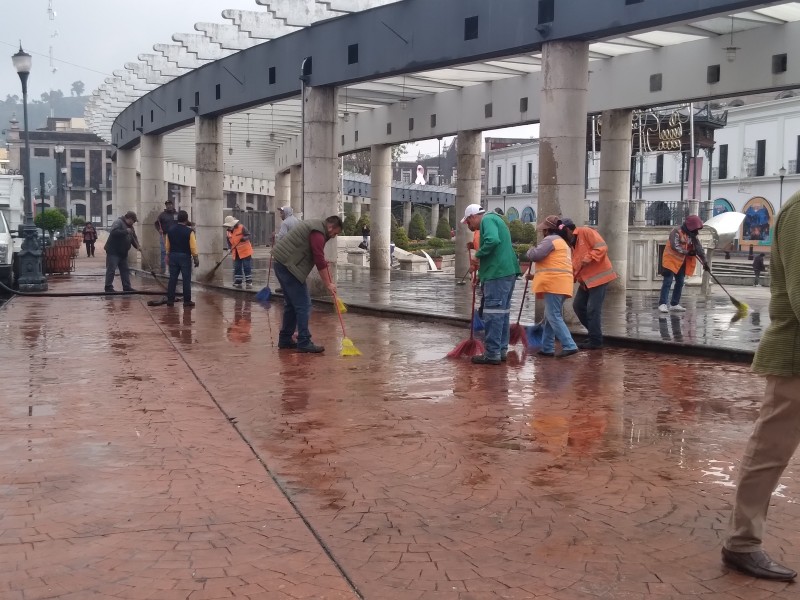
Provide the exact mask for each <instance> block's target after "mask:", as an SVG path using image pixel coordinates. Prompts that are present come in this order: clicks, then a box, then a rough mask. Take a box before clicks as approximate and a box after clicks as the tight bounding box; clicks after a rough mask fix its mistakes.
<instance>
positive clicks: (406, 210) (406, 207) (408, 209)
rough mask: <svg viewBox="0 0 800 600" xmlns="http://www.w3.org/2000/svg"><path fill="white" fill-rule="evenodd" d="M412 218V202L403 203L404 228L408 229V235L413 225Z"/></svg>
mask: <svg viewBox="0 0 800 600" xmlns="http://www.w3.org/2000/svg"><path fill="white" fill-rule="evenodd" d="M411 217H412V206H411V201H410V200H409V201H408V202H403V227H405V228H406V233H408V228H409V226H410V225H411Z"/></svg>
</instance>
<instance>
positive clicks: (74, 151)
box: [69, 148, 86, 158]
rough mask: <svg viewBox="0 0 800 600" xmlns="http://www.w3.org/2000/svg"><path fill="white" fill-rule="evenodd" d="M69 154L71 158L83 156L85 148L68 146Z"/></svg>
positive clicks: (84, 155)
mask: <svg viewBox="0 0 800 600" xmlns="http://www.w3.org/2000/svg"><path fill="white" fill-rule="evenodd" d="M69 155H70V157H71V158H85V157H86V150H84V149H83V148H70V151H69Z"/></svg>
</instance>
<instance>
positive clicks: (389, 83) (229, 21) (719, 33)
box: [86, 0, 800, 179]
mask: <svg viewBox="0 0 800 600" xmlns="http://www.w3.org/2000/svg"><path fill="white" fill-rule="evenodd" d="M395 1H398V0H257V2H256V4H257V5H260V6H254V10H253V11H241V10H225V11H223V12H222V16H223V18H224V19H225V22H224V23H196V24H195V32H194V33H191V34H181V33H176V34H175V35H174V36H173V40H172V42H173V43H170V44H156V45H155V46H154V48H153V51H152V52H147V53H144V54H140V55H139V56H138V60H137V61H136V62H130V63H126V64H125V65H124V68H123V69H120V70H117V71H115V72H114V75H115V76H114V77H113V78H109V79H107V80H106V82H105V84H103V85H102V86H101V87H100V88H98V89H97V90H95V91H94V92H93V98H92V100H91V101H90V104H89V106H88V107H87V115H86V116H87V120H88V122H89V125H90V127H91V128H92V129H93V130H94V131H95V132H96V133H97V134H98V135H100V136H101V137H103V138H105V139H107V140H109V141H110V140H111V125H112V123H113V121H114V119H115V118H116V117H117V115H118V114H119V113H120V112H121V111H122V110H123V109H125V108H126V107H127V106H128V105H129V104H130V103H131V102H133V101H135V100H136V99H138V98H140V97H141V96H143V95H145V94H146V93H147V92H149V91H151V90H153V89H155V88H157V87H158V86H160V85H163V84H164V83H167V82H169V81H171V80H172V79H174V78H175V77H178V76H180V75H182V74H185V73H188V72H189V71H190V70H192V69H195V68H198V67H200V66H202V65H204V64H206V63H208V62H211V61H214V60H217V59H220V58H223V57H225V56H228V55H229V54H232V53H235V52H238V51H240V50H243V49H246V48H249V47H251V46H254V45H257V44H260V43H262V42H264V41H267V40H269V39H275V38H277V37H280V36H282V35H286V34H289V33H292V32H294V31H297V30H298V29H300V28H302V27H307V26H310V25H312V24H314V23H316V22H318V21H324V20H326V19H330V18H332V17H337V16H342V15H344V14H347V13H349V12H355V11H361V10H366V9H369V8H373V7H376V6H380V5H384V4H391V3H393V2H395ZM796 21H800V2H777V3H775V2H772V3H765V6H763V7H760V8H756V9H753V10H749V11H745V12H740V13H735V14H733V15H723V16H720V17H717V18H711V19H708V20H703V21H697V22H690V23H682V24H679V25H675V26H671V27H669V28H666V29H663V30H651V31H642V32H640V33H636V34H632V35H628V36H625V37H617V38H613V39H604V40H601V41H597V42H594V43H592V44H591V45H590V60H593V61H608V60H613V59H614V57H618V56H623V55H627V54H632V53H640V52H648V51H653V50H657V49H658V48H663V47H666V46H673V45H676V44H681V43H684V42H691V41H695V40H700V39H703V38H714V37H720V38H722V39H723V40H724V38H725V37H729V38H730V39H731V41H730V42H729V44H730V46H731V47H735V46H736V34H737V33H740V32H743V31H746V30H750V29H754V28H758V27H762V26H765V25H775V24H784V23H789V22H796ZM540 70H541V54H540V53H532V54H526V55H520V56H513V57H505V58H502V59H498V60H487V61H482V62H477V63H472V64H464V65H459V66H453V67H449V68H445V69H436V70H430V71H423V72H419V73H415V74H410V75H405V76H395V77H388V78H382V79H376V80H373V81H366V82H361V83H358V84H354V85H350V86H347V87H345V88H341V89H340V93H339V117H340V118H341V119H343V120H345V121H346V120H348V119H349V117H350V115H351V114H354V113H362V112H365V111H371V110H374V109H376V108H380V107H385V106H388V105H393V104H398V103H404V102H407V101H411V100H414V99H417V98H421V97H424V96H428V95H432V94H437V93H440V92H449V91H452V90H458V89H461V88H464V87H467V86H475V85H490V84H491V82H493V81H497V80H501V79H508V78H512V77H520V76H524V75H527V74H530V73H534V72H537V71H540ZM300 118H301V115H300V102H299V98H298V99H287V100H283V101H280V102H275V103H274V104H267V105H262V106H258V107H253V108H250V109H248V110H247V112H239V113H236V114H231V115H226V116H225V117H224V119H223V123H224V125H223V133H224V139H223V141H224V145H225V151H224V157H225V163H226V164H225V171H226V172H227V173H229V174H234V175H243V176H255V177H261V178H267V179H272V178H273V176H274V169H273V166H272V165H273V163H274V160H275V155H276V152H277V151H278V149H279V148H280V147H281V146H282V145H283V144H284V143H286V142H287V141H288V140H290V139H293V138H296V136H297V135H298V134H299V132H300ZM194 152H195V147H194V127H193V126H190V127H186V128H183V129H181V130H178V131H175V132H172V133H169V134H167V135H166V136H165V153H166V158H167V160H170V161H173V162H176V163H178V164H183V165H189V166H191V165H193V164H194Z"/></svg>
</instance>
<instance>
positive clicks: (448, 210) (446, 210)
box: [444, 206, 450, 224]
mask: <svg viewBox="0 0 800 600" xmlns="http://www.w3.org/2000/svg"><path fill="white" fill-rule="evenodd" d="M444 218H445V219H447V223H448V224H449V223H450V207H449V206H446V207H445V209H444Z"/></svg>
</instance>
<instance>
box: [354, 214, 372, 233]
mask: <svg viewBox="0 0 800 600" xmlns="http://www.w3.org/2000/svg"><path fill="white" fill-rule="evenodd" d="M365 226H366V227H369V215H368V214H365V215H361V218H360V219H359V220H358V223H356V233H355V235H361V232H362V231H363V230H364V227H365Z"/></svg>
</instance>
